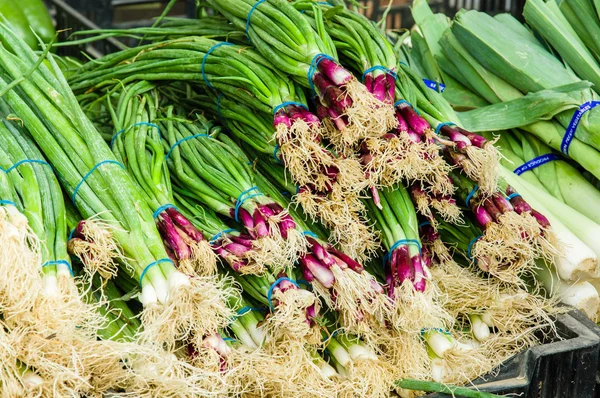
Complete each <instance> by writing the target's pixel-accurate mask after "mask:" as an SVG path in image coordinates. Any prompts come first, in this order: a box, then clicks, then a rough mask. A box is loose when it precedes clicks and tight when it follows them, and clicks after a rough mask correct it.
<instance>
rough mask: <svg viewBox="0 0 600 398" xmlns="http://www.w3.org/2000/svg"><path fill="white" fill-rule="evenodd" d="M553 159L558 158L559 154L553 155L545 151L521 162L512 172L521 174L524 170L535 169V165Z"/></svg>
mask: <svg viewBox="0 0 600 398" xmlns="http://www.w3.org/2000/svg"><path fill="white" fill-rule="evenodd" d="M553 160H560V156H558V155H555V154H553V153H547V154H545V155H541V156H538V157H535V158H533V159H531V160H529V161H527V162H525V163H523V164H522V165H520V166H519V167H517V168H516V169H515V170H514V171H513V173H515V174H516V175H518V176H520V175H521V174H523V173H525V172H526V171H530V170H533V169H535V168H536V167H540V166H542V165H544V164H546V163H548V162H551V161H553Z"/></svg>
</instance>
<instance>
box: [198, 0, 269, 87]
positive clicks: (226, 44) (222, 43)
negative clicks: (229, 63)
mask: <svg viewBox="0 0 600 398" xmlns="http://www.w3.org/2000/svg"><path fill="white" fill-rule="evenodd" d="M263 1H264V0H263ZM221 46H233V43H228V42H226V41H222V42H220V43H217V44H215V45H214V46H212V47H211V48H209V49H208V51H207V52H206V54H204V57H202V64H201V66H200V72H201V73H202V80H204V83H206V85H207V86H208V88H211V89H214V87H213V85H212V84H210V82H209V81H208V79H207V78H206V72H205V71H204V67H205V66H206V59H207V58H208V56H209V55H210V53H211V52H213V51H214V50H216V49H217V48H219V47H221Z"/></svg>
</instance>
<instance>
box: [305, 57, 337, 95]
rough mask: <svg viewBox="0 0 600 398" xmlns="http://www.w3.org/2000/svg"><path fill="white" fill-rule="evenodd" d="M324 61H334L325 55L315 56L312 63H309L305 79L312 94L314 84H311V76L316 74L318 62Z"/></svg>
mask: <svg viewBox="0 0 600 398" xmlns="http://www.w3.org/2000/svg"><path fill="white" fill-rule="evenodd" d="M324 59H328V60H330V61H335V60H334V59H333V58H331V57H330V56H329V55H327V54H317V55H315V56H314V57H313V59H312V61H310V66H309V67H308V73H307V76H306V77H307V78H308V84H309V85H310V89H311V90H312V92H313V93H315V92H316V90H315V84H314V83H313V76H314V75H315V73H316V72H317V68H318V67H319V62H321V61H322V60H324Z"/></svg>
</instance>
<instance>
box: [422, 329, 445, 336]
mask: <svg viewBox="0 0 600 398" xmlns="http://www.w3.org/2000/svg"><path fill="white" fill-rule="evenodd" d="M431 330H433V331H436V332H439V333H442V334H445V335H446V336H451V335H452V334H451V333H450V332H449V331H448V330H446V329H442V328H423V329H421V336H423V335H424V334H425V333H426V332H429V331H431Z"/></svg>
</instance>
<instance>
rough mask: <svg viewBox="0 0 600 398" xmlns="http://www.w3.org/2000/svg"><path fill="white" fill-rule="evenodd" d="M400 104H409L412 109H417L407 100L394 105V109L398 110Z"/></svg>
mask: <svg viewBox="0 0 600 398" xmlns="http://www.w3.org/2000/svg"><path fill="white" fill-rule="evenodd" d="M400 104H408V105H409V106H410V107H411V108H413V109H415V107H414V106H412V104H411V103H410V102H408V101H407V100H405V99H401V100H398V101H396V102H395V103H394V108H396V107H397V106H398V105H400Z"/></svg>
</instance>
